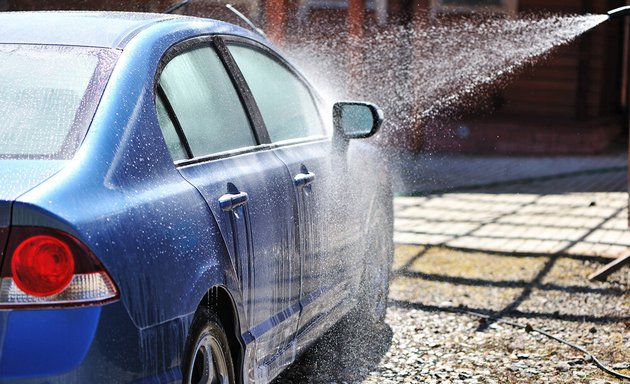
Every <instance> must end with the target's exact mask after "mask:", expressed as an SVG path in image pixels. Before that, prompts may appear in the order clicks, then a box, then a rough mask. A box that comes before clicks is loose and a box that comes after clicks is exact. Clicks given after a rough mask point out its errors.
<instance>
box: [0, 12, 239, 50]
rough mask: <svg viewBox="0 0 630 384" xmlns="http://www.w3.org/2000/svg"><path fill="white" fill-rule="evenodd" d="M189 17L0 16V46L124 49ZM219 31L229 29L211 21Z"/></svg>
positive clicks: (119, 14) (114, 14) (126, 14)
mask: <svg viewBox="0 0 630 384" xmlns="http://www.w3.org/2000/svg"><path fill="white" fill-rule="evenodd" d="M185 19H190V20H197V21H199V20H206V21H210V20H208V19H200V18H196V17H190V16H180V15H170V14H158V13H133V12H83V11H48V12H0V44H52V45H76V46H88V47H102V48H119V49H122V48H124V46H125V44H126V43H127V42H129V40H131V38H133V37H134V36H135V35H136V34H138V33H139V32H140V31H142V30H144V29H146V28H148V27H149V26H151V25H154V24H156V23H161V22H165V21H169V20H180V21H181V20H185ZM212 22H213V23H215V25H216V26H217V29H221V28H220V27H221V26H226V25H228V24H227V23H223V22H220V21H216V20H212Z"/></svg>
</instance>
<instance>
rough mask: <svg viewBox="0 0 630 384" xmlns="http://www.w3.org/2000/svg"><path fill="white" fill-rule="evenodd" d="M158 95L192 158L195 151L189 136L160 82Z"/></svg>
mask: <svg viewBox="0 0 630 384" xmlns="http://www.w3.org/2000/svg"><path fill="white" fill-rule="evenodd" d="M157 97H158V98H159V99H160V100H161V101H162V104H164V108H166V114H167V115H168V118H169V119H171V123H173V127H174V128H175V132H177V137H178V138H179V141H180V143H181V144H182V146H183V147H184V152H185V153H186V156H187V157H188V158H189V159H192V158H193V153H192V149H191V148H190V143H189V142H188V138H187V137H186V135H185V134H184V129H183V128H182V125H181V124H180V122H179V119H178V118H177V115H176V114H175V110H174V109H173V106H172V105H171V102H170V100H169V99H168V97H167V96H166V92H164V89H163V88H162V86H161V85H160V84H159V83H158V86H157ZM162 135H164V134H162Z"/></svg>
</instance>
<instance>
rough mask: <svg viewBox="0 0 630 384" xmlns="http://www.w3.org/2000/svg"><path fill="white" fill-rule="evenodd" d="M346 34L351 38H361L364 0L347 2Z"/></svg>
mask: <svg viewBox="0 0 630 384" xmlns="http://www.w3.org/2000/svg"><path fill="white" fill-rule="evenodd" d="M347 24H348V34H349V35H350V37H351V38H354V39H357V40H358V39H361V38H362V37H363V25H364V24H365V0H348V18H347Z"/></svg>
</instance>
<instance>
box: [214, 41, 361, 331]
mask: <svg viewBox="0 0 630 384" xmlns="http://www.w3.org/2000/svg"><path fill="white" fill-rule="evenodd" d="M226 45H227V46H228V48H229V50H230V53H231V54H232V56H233V57H234V60H235V61H236V63H237V64H238V66H239V69H240V71H241V72H242V74H243V77H244V78H245V80H246V81H247V84H248V87H249V89H250V90H251V93H252V95H253V97H254V99H255V101H256V104H257V106H258V108H259V109H260V112H261V115H262V117H263V120H264V124H265V126H266V131H267V132H268V134H269V137H270V141H271V143H272V144H273V145H274V152H275V153H276V155H277V156H278V157H279V158H280V159H281V160H282V162H283V163H285V164H286V166H287V169H288V170H289V173H290V175H291V177H292V179H293V185H294V191H295V196H296V200H297V203H298V222H299V225H298V226H299V233H298V237H297V240H298V242H299V243H298V249H299V253H300V257H301V265H302V276H301V291H300V303H301V305H302V312H301V315H300V322H299V327H298V328H299V329H298V334H299V336H300V340H301V341H303V342H305V343H308V342H309V340H308V339H309V337H316V336H317V335H318V333H319V332H318V330H320V331H321V330H323V329H326V328H328V327H329V326H330V325H331V324H332V323H333V322H335V321H337V320H338V319H339V317H340V316H341V315H343V314H344V312H345V309H347V308H348V307H349V306H350V304H351V300H348V299H349V298H352V297H354V295H353V293H354V292H355V291H356V286H357V284H358V278H359V275H360V273H356V272H357V271H359V270H360V268H357V267H356V266H358V265H361V264H358V263H357V257H358V256H359V255H358V254H357V247H356V244H357V242H358V241H359V237H358V236H359V235H360V234H361V231H360V230H359V227H358V225H359V224H357V223H353V221H354V220H355V219H357V218H358V215H353V214H352V209H351V207H349V205H351V201H352V198H351V195H350V194H349V191H351V190H352V188H351V186H349V185H348V183H349V179H348V178H347V177H346V176H347V173H346V169H347V167H346V163H345V162H346V159H345V156H344V154H345V153H344V154H342V153H340V152H337V151H335V150H334V149H333V147H332V142H331V139H330V135H328V134H327V132H326V129H325V126H324V124H323V121H322V116H321V113H320V110H319V108H318V105H317V103H316V100H315V98H314V95H313V94H312V92H311V90H310V88H309V86H308V85H307V84H306V83H305V81H304V80H303V79H302V78H301V76H300V75H299V74H298V73H297V72H296V71H294V70H293V68H292V67H291V66H290V65H289V64H287V63H286V62H285V61H283V60H282V59H281V58H280V57H278V56H277V55H275V54H274V53H273V52H272V51H271V50H269V49H267V48H265V47H264V46H262V45H259V44H256V43H252V42H247V41H246V40H243V39H236V38H231V39H228V40H226ZM270 79H273V81H270ZM329 118H330V119H331V121H332V114H330V116H329ZM307 333H309V334H310V335H308V336H307V335H306V334H307Z"/></svg>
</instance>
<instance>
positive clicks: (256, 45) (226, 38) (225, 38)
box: [216, 35, 326, 144]
mask: <svg viewBox="0 0 630 384" xmlns="http://www.w3.org/2000/svg"><path fill="white" fill-rule="evenodd" d="M216 37H218V38H221V41H222V43H223V44H224V46H225V47H226V49H228V53H229V48H228V47H227V44H229V43H235V44H236V45H241V46H243V47H246V48H250V49H254V50H258V51H260V52H262V53H263V54H264V55H267V56H269V58H271V59H272V60H274V61H276V62H277V63H278V64H280V65H281V66H283V67H284V68H286V69H287V70H288V71H289V72H290V73H291V74H292V75H293V76H295V77H296V79H298V80H299V81H300V82H301V83H302V84H303V85H304V86H305V87H306V89H307V90H308V93H309V95H310V96H311V99H312V101H313V104H315V107H316V108H317V112H321V111H322V107H323V104H324V100H323V99H322V97H321V96H320V95H319V93H317V92H316V91H315V88H314V87H313V86H312V85H311V83H310V82H309V81H308V79H306V78H305V77H304V76H303V75H302V73H301V72H300V71H298V70H297V68H295V67H294V66H293V65H292V64H291V63H290V62H288V61H287V60H286V59H285V58H284V57H282V56H280V55H279V54H278V53H277V52H275V51H274V50H273V49H271V48H269V47H268V46H266V45H264V44H262V43H260V42H258V41H256V40H251V39H248V38H246V37H243V36H236V35H217V36H216ZM226 42H227V44H226ZM230 57H231V54H230ZM232 60H233V59H232ZM234 65H236V62H234ZM236 69H237V70H238V71H239V73H240V69H239V68H238V66H236ZM241 77H242V78H243V81H245V78H244V77H243V75H242V74H241ZM245 86H246V87H247V89H248V90H249V87H248V86H247V83H245ZM250 94H251V91H250ZM252 98H253V96H252ZM253 102H254V105H256V108H258V105H257V104H256V102H255V100H254V101H253ZM259 113H260V112H259ZM261 116H262V115H261ZM317 118H318V119H319V124H320V126H321V127H325V126H326V124H324V121H323V120H322V116H321V113H318V114H317ZM263 124H264V123H263ZM272 144H273V143H272Z"/></svg>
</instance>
